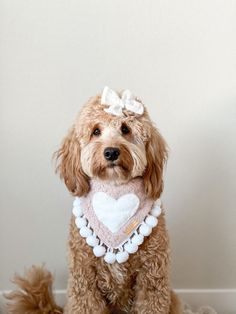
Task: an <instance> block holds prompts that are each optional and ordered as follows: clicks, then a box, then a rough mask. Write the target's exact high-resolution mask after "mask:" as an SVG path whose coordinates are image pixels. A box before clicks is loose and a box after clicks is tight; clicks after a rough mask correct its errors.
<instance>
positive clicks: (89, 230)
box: [79, 227, 92, 238]
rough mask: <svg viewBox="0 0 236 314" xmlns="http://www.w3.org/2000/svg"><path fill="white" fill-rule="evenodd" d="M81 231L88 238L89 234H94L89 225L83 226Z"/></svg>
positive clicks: (82, 235)
mask: <svg viewBox="0 0 236 314" xmlns="http://www.w3.org/2000/svg"><path fill="white" fill-rule="evenodd" d="M79 233H80V235H81V237H83V238H87V237H88V236H90V235H91V234H92V230H91V229H90V228H88V227H82V228H81V229H80V232H79Z"/></svg>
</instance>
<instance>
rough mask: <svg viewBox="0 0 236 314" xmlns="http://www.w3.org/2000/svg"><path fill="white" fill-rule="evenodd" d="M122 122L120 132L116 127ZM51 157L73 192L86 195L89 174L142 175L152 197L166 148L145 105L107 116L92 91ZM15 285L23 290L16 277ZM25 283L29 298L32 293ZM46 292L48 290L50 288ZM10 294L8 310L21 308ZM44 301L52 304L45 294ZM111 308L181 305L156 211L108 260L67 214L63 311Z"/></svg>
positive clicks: (116, 180) (119, 178) (154, 309)
mask: <svg viewBox="0 0 236 314" xmlns="http://www.w3.org/2000/svg"><path fill="white" fill-rule="evenodd" d="M124 129H125V130H126V131H125V132H123V133H122V131H123V130H124ZM127 129H128V132H127ZM106 147H117V148H119V150H120V156H119V158H118V159H117V160H116V161H114V162H108V161H107V160H105V158H104V156H103V152H104V149H105V148H106ZM57 159H58V167H57V171H59V172H60V176H61V178H62V179H63V180H64V181H65V184H66V186H67V188H68V189H69V191H70V192H71V193H72V194H73V195H76V196H83V195H86V193H88V191H89V189H90V179H91V178H93V177H99V178H100V179H102V180H109V182H111V184H125V182H127V181H128V180H130V179H131V178H135V177H142V178H143V181H144V186H145V190H146V193H147V195H148V196H149V197H150V198H152V199H154V200H156V199H157V198H159V197H160V195H161V193H162V190H163V167H164V164H165V161H166V159H167V148H166V144H165V141H164V139H163V138H162V136H161V135H160V133H159V132H158V131H157V129H156V128H155V127H154V126H153V124H152V122H151V120H150V118H149V116H148V113H147V111H146V109H145V111H144V114H143V115H142V116H138V115H134V114H132V113H130V112H125V117H117V116H113V115H110V114H107V113H106V112H105V111H104V106H102V105H101V104H100V96H96V97H93V98H91V99H90V100H89V101H88V103H87V104H86V105H85V106H84V107H83V108H82V110H81V112H80V114H79V115H78V117H77V119H76V122H75V124H74V125H73V127H72V128H71V130H70V131H69V133H68V135H67V137H66V138H65V140H64V141H63V143H62V146H61V148H60V149H59V151H58V152H57ZM46 281H47V280H46ZM24 282H26V281H24ZM17 283H18V284H19V282H17ZM20 284H21V282H20ZM50 284H51V282H50V281H49V285H50ZM21 287H22V288H23V289H25V288H24V285H22V284H21ZM25 290H27V295H28V294H29V295H30V296H32V297H33V292H31V291H29V289H25ZM48 295H49V296H50V297H52V295H51V293H49V294H48ZM17 298H19V293H18V294H17V293H15V294H14V293H13V294H12V295H11V299H12V300H13V303H14V305H13V307H11V310H12V312H11V313H18V314H21V313H22V312H17V311H16V308H17V303H18V299H17ZM19 300H20V301H21V303H20V304H22V302H23V303H25V306H27V304H28V303H27V302H28V299H27V298H23V299H22V298H20V299H19ZM36 300H37V299H36ZM46 300H48V298H46ZM44 303H45V302H44ZM46 303H47V302H46ZM20 304H19V306H20ZM48 304H55V303H54V301H53V299H49V300H48ZM45 307H46V305H45ZM56 311H58V307H57V306H56V305H55V311H54V312H47V311H46V310H45V312H43V311H41V312H33V311H32V312H27V313H35V314H36V313H57V312H56ZM59 311H60V310H59ZM116 311H121V312H123V313H132V314H141V313H143V314H149V313H150V314H152V313H158V314H181V313H182V309H181V304H180V302H179V300H178V298H177V296H176V295H175V294H174V293H173V292H172V291H171V288H170V283H169V240H168V235H167V231H166V226H165V217H164V213H162V214H161V216H160V218H159V224H158V226H157V227H156V228H154V229H153V232H152V234H151V236H150V237H148V238H147V239H146V240H145V242H144V243H143V244H142V245H141V247H140V249H139V250H138V252H137V253H135V254H133V255H131V256H130V258H129V260H128V261H127V262H125V263H123V264H118V263H115V264H112V265H109V264H107V263H105V262H104V260H103V259H101V258H96V257H95V256H94V255H93V252H92V250H91V248H90V247H89V246H88V245H87V244H86V242H85V240H84V239H83V238H81V237H80V236H79V234H78V229H77V227H76V226H75V224H74V220H73V219H72V220H71V224H70V233H69V283H68V298H67V304H66V307H65V309H64V313H66V314H77V313H78V314H81V313H84V314H86V313H88V314H89V313H97V314H99V313H100V314H105V313H113V312H116ZM58 313H60V312H58ZM116 313H117V312H116Z"/></svg>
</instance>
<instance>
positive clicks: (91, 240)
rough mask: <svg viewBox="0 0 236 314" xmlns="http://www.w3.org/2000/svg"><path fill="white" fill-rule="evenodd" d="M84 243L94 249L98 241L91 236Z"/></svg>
mask: <svg viewBox="0 0 236 314" xmlns="http://www.w3.org/2000/svg"><path fill="white" fill-rule="evenodd" d="M86 242H87V243H88V245H89V246H92V247H94V246H96V245H98V242H99V241H98V239H97V238H96V237H95V236H93V235H91V236H88V237H87V239H86Z"/></svg>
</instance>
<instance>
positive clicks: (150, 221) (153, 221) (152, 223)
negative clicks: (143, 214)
mask: <svg viewBox="0 0 236 314" xmlns="http://www.w3.org/2000/svg"><path fill="white" fill-rule="evenodd" d="M145 222H146V224H147V225H149V226H150V227H152V228H153V227H156V225H157V223H158V220H157V218H156V217H154V216H151V215H149V216H147V218H146V219H145Z"/></svg>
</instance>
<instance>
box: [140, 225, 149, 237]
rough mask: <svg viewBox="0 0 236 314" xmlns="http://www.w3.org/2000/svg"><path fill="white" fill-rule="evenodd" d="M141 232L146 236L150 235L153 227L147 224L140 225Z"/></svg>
mask: <svg viewBox="0 0 236 314" xmlns="http://www.w3.org/2000/svg"><path fill="white" fill-rule="evenodd" d="M139 232H140V233H141V234H142V235H144V236H149V234H151V232H152V228H151V227H150V226H148V225H146V224H143V225H141V226H140V229H139Z"/></svg>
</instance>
